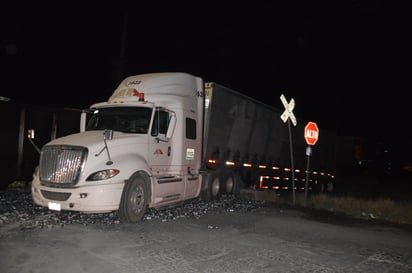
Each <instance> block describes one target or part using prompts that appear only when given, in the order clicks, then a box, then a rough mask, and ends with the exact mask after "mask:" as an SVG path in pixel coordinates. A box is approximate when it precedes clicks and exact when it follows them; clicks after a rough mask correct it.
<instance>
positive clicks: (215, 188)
mask: <svg viewBox="0 0 412 273" xmlns="http://www.w3.org/2000/svg"><path fill="white" fill-rule="evenodd" d="M274 99H276V97H275V98H274ZM282 112H283V111H282V110H280V109H276V108H274V107H271V106H269V105H267V104H265V103H263V102H260V101H257V100H255V99H253V98H251V97H248V96H246V95H244V94H242V93H240V92H237V91H235V90H232V89H230V88H228V87H225V86H223V85H220V84H218V83H215V82H205V81H204V80H203V79H202V78H201V77H198V76H194V75H191V74H188V73H183V72H161V73H147V74H141V75H134V76H128V77H126V78H125V79H124V80H123V81H122V82H121V83H120V84H119V86H118V87H117V88H116V89H115V90H114V92H113V94H112V95H111V96H110V98H108V100H107V101H105V102H97V103H95V104H93V105H91V106H90V108H88V109H85V110H83V112H82V113H81V117H80V130H79V132H76V133H74V134H69V135H66V136H63V137H58V138H55V139H53V140H51V141H50V142H48V143H47V144H45V145H44V146H43V147H41V151H40V158H39V164H38V166H37V167H36V168H35V170H34V173H33V179H32V181H31V193H32V198H33V202H34V203H35V204H37V205H39V206H43V207H48V208H49V209H51V210H71V211H79V212H84V213H108V212H113V211H116V212H117V214H118V217H119V220H120V221H121V222H125V223H138V222H139V221H141V220H142V219H143V218H144V214H145V212H146V210H147V209H148V208H162V207H170V206H175V205H178V204H181V203H182V202H185V201H187V200H191V199H195V198H201V199H204V200H209V201H211V200H215V199H219V198H220V197H221V195H232V194H233V195H239V194H240V192H241V191H242V189H245V188H248V189H253V190H277V191H290V190H297V191H298V190H303V189H304V186H305V182H308V183H309V190H312V191H332V190H333V182H334V175H333V174H334V171H335V164H334V162H335V153H334V150H335V147H334V143H335V138H334V135H333V134H332V133H328V132H326V131H324V132H323V131H322V132H321V133H320V134H321V137H320V138H319V141H318V142H317V144H316V147H313V148H314V151H313V155H312V156H311V158H310V166H311V168H310V169H311V171H310V172H309V173H308V170H307V160H308V158H307V155H306V154H305V149H306V143H305V141H304V138H303V128H304V126H305V124H304V122H302V120H300V119H298V122H297V126H295V127H293V128H292V131H291V130H288V126H286V124H285V123H284V122H283V121H282V120H281V118H280V116H281V114H282ZM296 132H298V133H296ZM291 133H293V135H294V137H293V138H291V137H290V136H291V135H290V134H291ZM291 141H292V144H293V145H290V144H291ZM290 147H293V150H291V149H290ZM293 154H295V156H292V155H293ZM291 159H293V163H294V164H291V163H292V160H291ZM291 166H295V167H293V168H292V167H291ZM292 174H293V175H292ZM292 179H293V180H294V181H292ZM292 182H294V183H292ZM292 187H294V188H292Z"/></svg>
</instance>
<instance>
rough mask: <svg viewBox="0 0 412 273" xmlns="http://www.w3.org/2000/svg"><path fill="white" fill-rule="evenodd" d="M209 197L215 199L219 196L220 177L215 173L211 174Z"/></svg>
mask: <svg viewBox="0 0 412 273" xmlns="http://www.w3.org/2000/svg"><path fill="white" fill-rule="evenodd" d="M209 186H210V188H209V190H210V199H211V200H217V199H219V198H220V194H221V187H220V177H219V175H218V174H217V173H215V174H214V175H212V176H211V180H210V184H209Z"/></svg>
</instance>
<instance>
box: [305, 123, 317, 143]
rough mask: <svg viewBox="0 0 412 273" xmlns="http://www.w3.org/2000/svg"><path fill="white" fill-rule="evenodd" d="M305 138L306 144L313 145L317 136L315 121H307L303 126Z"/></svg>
mask: <svg viewBox="0 0 412 273" xmlns="http://www.w3.org/2000/svg"><path fill="white" fill-rule="evenodd" d="M304 136H305V140H306V143H307V144H308V145H315V144H316V142H317V141H318V138H319V128H318V125H317V124H316V122H312V121H309V122H308V124H306V126H305V133H304Z"/></svg>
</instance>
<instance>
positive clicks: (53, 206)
mask: <svg viewBox="0 0 412 273" xmlns="http://www.w3.org/2000/svg"><path fill="white" fill-rule="evenodd" d="M49 209H50V210H57V211H60V210H61V205H60V204H59V203H53V202H49Z"/></svg>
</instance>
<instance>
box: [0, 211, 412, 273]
mask: <svg viewBox="0 0 412 273" xmlns="http://www.w3.org/2000/svg"><path fill="white" fill-rule="evenodd" d="M0 228H1V229H0V231H1V237H0V272H2V273H12V272H15V273H24V272H31V273H36V272H39V273H40V272H41V273H48V272H50V273H56V272H70V273H73V272H96V273H104V272H110V273H113V272H163V273H164V272H173V273H177V272H179V273H182V272H236V273H240V272H260V273H262V272H300V273H303V272H342V273H343V272H351V273H352V272H363V273H366V272H373V273H378V272H405V273H406V272H409V273H410V272H412V232H411V231H410V230H404V229H401V228H397V227H391V226H385V225H378V224H370V223H366V222H361V221H351V220H347V219H345V220H342V219H330V218H328V217H325V216H322V217H316V218H314V217H313V215H309V214H307V213H304V212H301V211H296V210H293V209H281V208H279V207H262V208H258V209H256V210H254V211H241V212H236V211H231V210H220V211H219V210H217V211H213V212H212V211H211V212H209V213H206V214H204V215H203V216H202V217H200V218H199V219H194V218H178V219H175V220H171V221H165V220H160V219H158V220H150V221H149V220H144V221H143V222H142V223H140V224H137V225H125V224H114V225H105V224H101V223H100V224H95V225H93V224H91V225H90V224H88V225H82V224H80V223H75V224H68V225H64V226H62V227H57V226H53V227H51V228H47V227H43V228H32V229H21V228H19V223H18V222H15V223H8V224H2V225H0Z"/></svg>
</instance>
